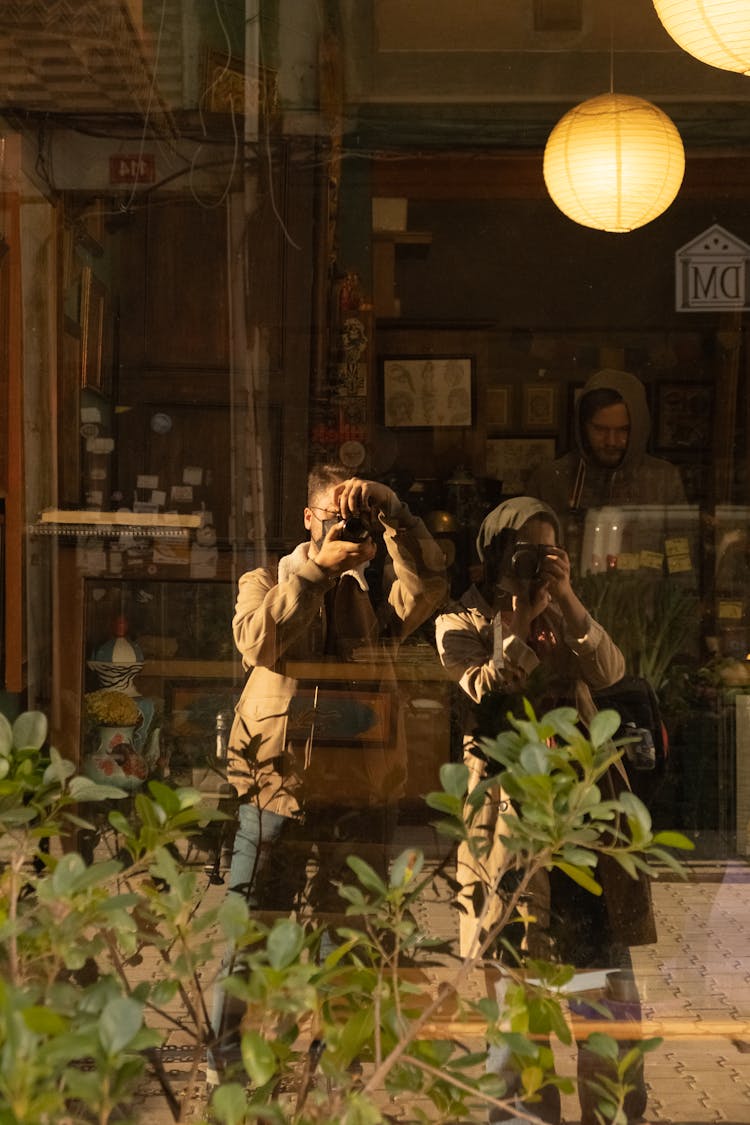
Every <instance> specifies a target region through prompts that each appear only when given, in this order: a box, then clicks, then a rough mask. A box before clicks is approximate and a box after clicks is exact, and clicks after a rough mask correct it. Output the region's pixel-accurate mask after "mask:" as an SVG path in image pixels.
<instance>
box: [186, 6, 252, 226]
mask: <svg viewBox="0 0 750 1125" xmlns="http://www.w3.org/2000/svg"><path fill="white" fill-rule="evenodd" d="M214 11H215V12H216V18H217V20H218V21H219V26H220V28H221V30H222V33H223V35H224V43H225V46H226V52H227V53H226V59H225V62H224V66H223V67H222V69H221V70H220V71H219V73H218V74H217V75H216V76H215V78H214V79H213V80H212V82H211V83H210V84H209V85H208V86H207V87H206V89H205V90H204V91H203V93H202V94H201V96H200V98H199V99H198V119H199V121H200V126H201V131H202V134H203V137H202V140H201V142H200V143H199V144H198V145H197V147H196V149H195V152H194V153H193V158H192V160H191V161H190V172H189V179H188V186H189V189H190V194H191V195H192V197H193V199H194V200H195V202H196V203H197V204H198V206H199V207H202V208H203V209H204V211H213V210H214V209H215V208H216V207H221V205H222V203H224V201H225V199H226V198H227V196H228V195H229V192H230V190H231V187H232V183H233V181H234V176H235V173H236V171H237V165H238V163H239V152H240V138H239V132H238V129H237V115H236V113H235V111H234V100H233V99H232V97H231V96H230V98H229V117H230V121H231V124H232V137H233V147H232V160H231V163H230V167H229V175H228V176H227V182H226V185H225V186H224V190H223V191H222V193H221V195H220V196H219V198H218V199H215V200H213V202H208V201H207V200H205V199H201V197H200V195H199V194H198V192H197V191H196V188H195V185H194V182H193V177H194V174H195V172H196V169H197V168H198V167H205V165H199V164H198V157H199V155H200V153H201V152H202V150H203V148H204V144H205V139H206V137H207V136H208V129H207V128H206V119H205V117H204V114H203V104H204V102H205V101H206V99H207V98H208V97H209V95H210V94H211V92H212V90H215V89H216V87H217V86H218V85H219V84H220V82H221V81H222V80H223V79H224V77H225V75H227V74H228V73H229V71H230V69H231V62H232V40H231V38H230V35H229V31H228V30H227V25H226V23H225V22H224V17H223V15H222V13H221V7H220V5H219V0H214Z"/></svg>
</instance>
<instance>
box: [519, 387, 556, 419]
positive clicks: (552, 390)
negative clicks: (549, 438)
mask: <svg viewBox="0 0 750 1125" xmlns="http://www.w3.org/2000/svg"><path fill="white" fill-rule="evenodd" d="M558 397H559V388H558V385H557V383H526V384H525V385H524V387H523V425H524V429H527V430H554V429H555V428H556V426H557V414H558V405H557V403H558Z"/></svg>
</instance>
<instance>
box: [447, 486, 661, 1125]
mask: <svg viewBox="0 0 750 1125" xmlns="http://www.w3.org/2000/svg"><path fill="white" fill-rule="evenodd" d="M558 542H559V526H558V521H557V516H556V515H555V513H554V512H553V511H552V509H551V508H550V507H548V506H547V505H546V504H543V503H542V502H541V501H539V500H536V499H535V498H533V497H530V496H521V497H516V498H515V499H512V500H509V501H507V502H505V503H503V504H500V505H499V506H498V507H496V508H495V509H493V511H491V512H490V513H489V515H488V516H487V517H486V518H485V520H484V521H483V523H482V525H481V527H480V529H479V534H478V536H477V544H476V545H477V552H478V554H479V558H480V560H481V561H482V563H483V567H484V579H483V580H482V581H481V582H480V583H479V584H477V585H474V586H472V587H471V588H470V589H469V590H467V591H466V593H465V594H464V595H463V597H462V598H461V599H460V601H459V603H458V604H455V605H453V606H451V607H449V609H448V610H447V611H445V612H443V613H441V614H440V615H439V616H438V618H437V620H436V643H437V647H438V652H439V655H440V660H441V662H442V664H443V666H444V667H445V669H446V670H447V672H448V673H449V675H450V676H451V678H452V679H454V680H455V681H456V682H457V683H458V684H459V685H460V687H461V689H462V691H463V693H464V698H465V703H466V714H465V737H464V759H465V762H466V764H467V765H468V767H469V770H470V779H471V780H470V787H472V788H473V787H474V786H475V785H477V784H478V783H479V781H480V780H481V779H483V778H484V776H485V769H486V767H487V764H486V762H485V760H484V759H483V758H482V755H481V746H480V745H479V740H480V739H481V738H482V737H488V738H492V737H495V736H496V735H497V734H498V733H499V732H500V731H501V729H503V727H504V726H506V725H507V720H506V715H507V713H508V712H512V713H513V714H515V715H516V716H517V717H521V718H522V717H523V710H522V701H523V698H524V697H528V698H529V699H530V701H531V703H532V705H533V706H534V708H535V710H536V713H537V714H538V715H539V714H542V713H543V712H544V711H546V710H548V709H549V708H551V707H554V706H560V705H562V704H568V705H571V706H574V707H575V708H576V709H577V711H578V713H579V715H580V717H581V719H582V720H583V722H584V723H585V722H587V721H590V720H591V718H592V717H593V715H594V714H595V710H596V708H595V706H594V703H593V699H592V695H591V692H592V690H593V691H596V690H598V689H602V688H606V687H609V686H611V685H612V684H614V683H616V682H617V681H618V680H619V679H621V677H622V676H623V674H624V672H625V664H624V660H623V656H622V653H621V652H620V650H619V649H618V647H617V645H616V644H615V643H614V641H613V640H612V639H611V637H610V636H609V635H608V633H607V632H606V631H605V630H604V629H603V628H602V626H601V625H600V624H598V622H596V621H595V620H593V618H592V617H591V614H590V613H589V612H588V610H587V609H586V607H585V606H584V605H583V604H582V603H581V601H580V599H579V598H578V597H577V595H576V594H575V592H574V590H573V588H572V586H571V582H570V561H569V559H568V556H567V554H566V552H565V551H564V550H562V549H561V548H560V547H558V546H557V544H558ZM530 571H531V572H532V573H533V577H532V574H531V573H530ZM602 784H603V785H604V788H605V792H606V789H607V787H609V789H610V794H611V795H612V796H614V795H615V794H616V793H617V792H619V791H622V790H624V789H626V788H627V787H628V780H627V774H626V772H625V769H624V767H623V766H622V765H621V763H617V765H616V767H613V768H612V769H611V770H610V773H609V775H607V777H605V778H604V779H603V782H602ZM504 815H506V816H507V815H513V810H512V808H511V807H510V805H509V803H508V802H507V800H505V796H504V794H503V793H502V791H500V790H499V789H496V790H495V791H494V793H493V791H490V797H489V799H488V801H487V802H486V803H485V805H484V807H483V809H482V810H481V817H482V820H481V827H482V828H483V829H484V830H485V831H487V832H488V833H489V834H490V838H491V840H492V846H491V851H490V853H489V855H488V856H487V857H486V858H485V859H484V860H483V861H482V863H481V864H480V865H478V864H477V863H476V861H474V860H473V859H472V857H471V856H470V854H469V852H468V849H467V848H466V847H465V846H463V845H462V846H461V847H460V848H459V854H458V860H457V879H458V882H459V883H460V884H461V885H462V887H463V893H462V895H461V907H462V912H461V915H460V920H459V927H460V946H461V951H462V953H463V954H464V955H465V956H466V955H469V954H470V953H471V952H472V951H475V950H476V939H477V936H478V935H477V927H478V917H477V912H476V909H475V904H477V903H478V902H481V901H482V897H483V896H482V894H481V893H480V894H479V895H477V893H476V892H477V890H480V891H481V887H482V885H487V886H488V885H492V884H493V883H494V880H495V878H496V876H497V875H498V873H499V871H500V870H501V867H502V864H503V859H504V847H503V843H502V838H501V835H502V828H503V816H504ZM479 828H480V823H479V822H476V821H475V823H474V830H479ZM542 875H543V877H542V878H541V879H540V880H538V881H537V883H536V885H535V887H534V888H533V894H532V903H531V913H532V915H534V917H535V918H536V924H535V925H532V927H531V929H530V931H529V933H528V934H527V936H526V942H527V946H526V948H527V950H528V952H530V953H531V955H532V956H551V957H553V958H555V959H559V960H561V961H563V962H565V963H568V964H573V965H576V966H577V967H579V968H591V967H596V968H611V969H628V968H629V967H630V965H631V963H630V955H629V951H628V947H629V946H630V945H637V944H646V943H649V942H653V941H655V940H656V934H655V930H654V922H653V910H652V904H651V897H650V893H649V889H648V886H647V885H644V883H643V882H640V881H634V880H631V879H629V877H628V876H627V875H625V874H624V873H621V872H620V869H619V868H618V866H617V864H615V863H612V864H604V863H602V862H600V864H599V870H598V873H597V878H598V879H599V881H600V882H601V884H602V886H603V890H604V893H603V895H602V897H601V899H597V898H595V897H594V896H593V895H591V894H589V893H588V892H586V891H583V890H581V888H579V887H578V886H577V885H576V884H574V883H573V882H572V880H570V879H568V878H567V877H566V876H564V875H562V874H561V873H560V872H558V871H553V872H551V873H550V874H549V876H547V873H542ZM496 917H497V912H495V914H494V918H496ZM494 918H493V914H492V912H490V914H489V915H487V914H485V916H484V923H485V925H487V926H489V925H491V923H492V921H493V920H494ZM506 936H507V935H506ZM592 1067H593V1068H594V1069H595V1061H594V1062H593V1063H592V1059H591V1057H589V1056H588V1055H587V1054H586V1053H585V1052H581V1053H580V1055H579V1072H580V1073H581V1075H582V1076H583V1075H585V1074H587V1073H589V1072H590V1071H591V1070H592ZM500 1069H502V1065H501V1067H500ZM628 1098H629V1100H628V1102H627V1103H626V1110H627V1112H628V1117H629V1119H631V1118H632V1119H633V1120H635V1119H637V1117H638V1116H639V1114H640V1112H642V1108H643V1106H645V1086H644V1085H643V1082H642V1076H641V1078H640V1080H639V1084H638V1088H637V1089H636V1091H635V1092H634V1093H633V1094H632V1095H628ZM581 1103H582V1122H585V1123H586V1125H594V1122H595V1115H594V1105H593V1102H592V1099H591V1095H590V1094H588V1093H587V1091H586V1088H585V1087H582V1093H581ZM527 1108H528V1110H529V1111H530V1112H535V1113H540V1115H541V1116H542V1118H543V1120H545V1121H549V1122H557V1121H559V1114H560V1106H559V1095H558V1093H557V1091H556V1090H555V1089H554V1088H552V1087H547V1088H545V1093H544V1097H543V1101H542V1104H541V1106H539V1105H534V1106H532V1105H529V1106H528V1107H527ZM492 1119H493V1120H494V1119H495V1118H492ZM500 1119H501V1118H500V1117H498V1118H497V1120H500Z"/></svg>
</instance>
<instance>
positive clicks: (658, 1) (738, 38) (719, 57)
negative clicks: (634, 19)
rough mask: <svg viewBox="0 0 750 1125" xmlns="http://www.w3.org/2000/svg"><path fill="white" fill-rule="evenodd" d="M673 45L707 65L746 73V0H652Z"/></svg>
mask: <svg viewBox="0 0 750 1125" xmlns="http://www.w3.org/2000/svg"><path fill="white" fill-rule="evenodd" d="M654 7H655V8H656V14H657V16H658V17H659V19H660V20H661V22H662V23H663V24H664V28H665V30H666V31H667V33H668V34H669V35H671V36H672V38H673V39H674V41H675V43H677V44H678V46H680V47H682V49H683V50H684V51H687V52H688V54H689V55H694V56H695V58H696V59H700V61H701V62H704V63H708V65H709V66H718V67H719V69H720V70H734V71H737V72H738V73H739V74H750V4H748V2H747V0H654Z"/></svg>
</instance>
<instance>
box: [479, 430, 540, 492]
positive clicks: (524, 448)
mask: <svg viewBox="0 0 750 1125" xmlns="http://www.w3.org/2000/svg"><path fill="white" fill-rule="evenodd" d="M554 456H555V439H554V438H552V437H526V436H520V437H507V438H489V439H488V441H487V447H486V471H487V476H489V477H495V478H496V479H497V480H499V481H501V482H502V486H503V494H504V495H513V494H515V495H519V494H522V493H523V492H524V491H525V489H526V482H527V480H528V478H529V476H530V474H531V473H532V471H533V470H534V469H536V467H537V466H538V465H542V464H544V463H545V462H547V461H551V460H552V459H553V458H554Z"/></svg>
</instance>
